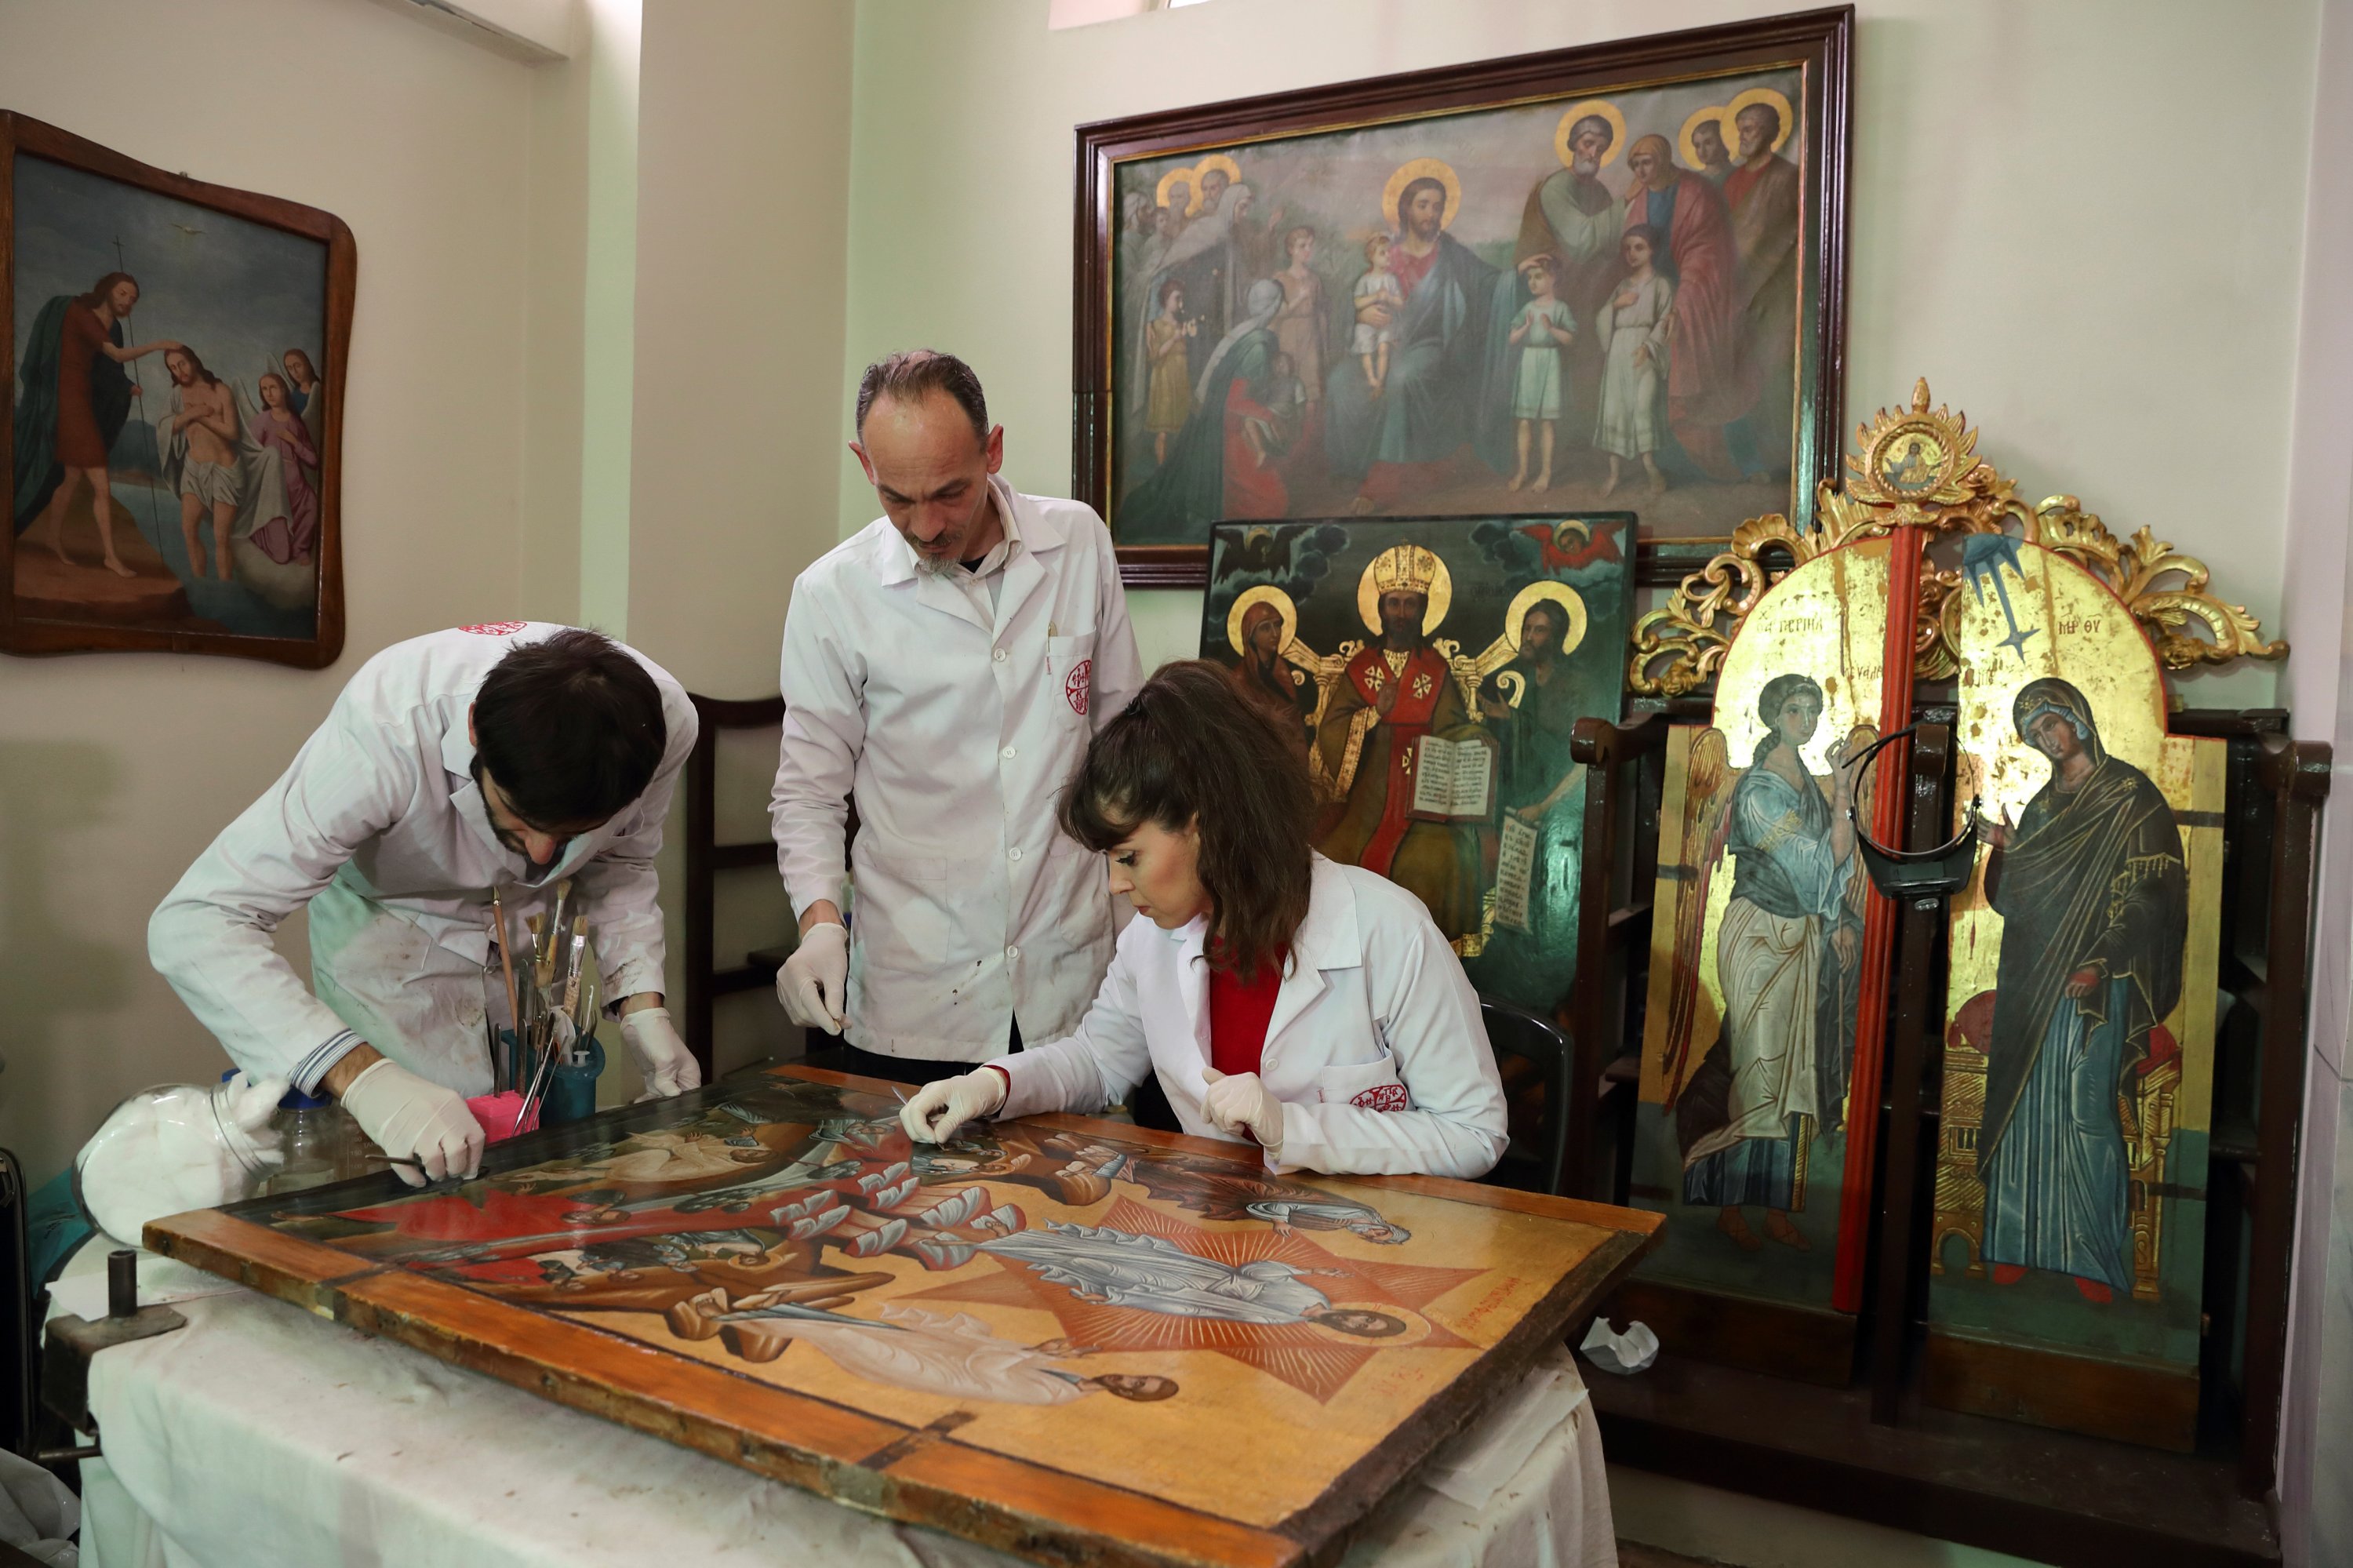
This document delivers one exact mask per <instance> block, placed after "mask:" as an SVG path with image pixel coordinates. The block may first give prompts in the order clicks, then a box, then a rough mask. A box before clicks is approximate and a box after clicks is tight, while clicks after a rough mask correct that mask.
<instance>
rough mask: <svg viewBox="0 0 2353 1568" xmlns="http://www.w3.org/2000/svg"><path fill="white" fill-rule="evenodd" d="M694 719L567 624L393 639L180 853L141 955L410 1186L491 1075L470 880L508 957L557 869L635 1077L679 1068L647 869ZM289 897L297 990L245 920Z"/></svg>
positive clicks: (689, 1082)
mask: <svg viewBox="0 0 2353 1568" xmlns="http://www.w3.org/2000/svg"><path fill="white" fill-rule="evenodd" d="M694 734H695V719H694V706H693V705H692V704H691V702H689V701H688V699H687V695H686V693H685V692H684V691H683V690H682V689H681V687H680V685H679V683H677V682H676V681H674V680H672V679H671V678H670V676H669V675H668V674H667V673H664V672H663V671H662V670H661V669H659V667H658V666H656V665H655V664H654V663H653V662H651V661H650V660H648V659H646V658H644V657H642V656H641V655H639V654H638V653H636V652H632V651H631V650H629V649H627V648H624V647H622V646H621V645H619V644H618V643H616V642H613V641H609V640H607V639H606V638H604V637H602V636H599V635H598V634H597V633H596V632H593V631H582V630H575V629H572V628H567V627H561V626H550V625H544V624H540V623H536V622H529V621H521V620H509V621H500V622H496V623H494V624H491V625H487V626H467V627H461V628H459V629H458V630H454V631H438V632H434V633H432V634H431V635H429V636H425V637H419V638H416V639H413V640H411V641H406V642H401V643H396V644H395V645H394V646H392V647H390V648H387V649H385V651H384V652H381V653H379V654H377V655H376V656H375V658H373V659H371V660H369V661H368V662H366V663H365V664H364V665H363V666H361V668H360V672H359V673H358V674H356V675H354V676H353V677H352V681H351V683H350V684H349V685H347V686H345V687H344V688H343V693H342V694H341V695H340V696H338V697H337V698H336V700H335V705H334V708H333V710H332V712H331V713H330V714H329V715H327V721H326V723H325V724H323V725H322V726H320V727H319V729H318V731H317V733H315V734H313V735H312V736H311V738H310V739H309V740H307V741H305V742H304V743H303V745H302V749H301V751H299V752H297V753H296V754H295V757H294V761H293V763H292V765H291V766H290V767H289V768H287V770H286V773H285V775H284V776H283V777H282V778H280V779H279V780H278V782H277V783H275V784H273V785H271V786H270V788H269V791H268V792H267V793H265V794H264V795H263V796H262V797H261V799H260V800H257V801H255V802H254V803H253V805H252V806H250V807H248V809H247V810H246V811H245V813H244V814H243V815H242V816H240V817H238V818H237V821H234V822H231V823H230V824H229V825H228V827H227V829H226V830H224V831H223V832H222V833H221V835H220V837H218V838H217V839H215V840H214V841H213V843H212V847H211V848H209V849H207V850H206V852H205V853H204V854H203V855H201V856H200V857H198V859H197V861H196V863H195V864H194V865H193V866H191V867H189V868H188V872H187V874H186V875H185V876H183V877H182V878H181V879H180V883H179V885H178V886H176V887H174V889H173V890H172V892H171V894H170V895H168V896H166V897H165V898H164V902H163V904H162V905H161V906H159V907H158V908H157V909H156V911H155V914H154V916H153V919H151V920H150V921H149V922H148V927H147V946H148V954H149V956H150V958H151V959H153V962H154V965H155V968H156V969H158V970H160V971H161V972H162V973H163V975H164V978H165V979H167V980H170V981H171V982H172V987H173V989H174V991H178V992H179V993H180V997H181V999H182V1000H183V1001H185V1002H186V1003H187V1004H188V1008H189V1010H190V1011H191V1012H194V1013H195V1015H196V1018H197V1020H198V1021H199V1022H202V1023H203V1024H204V1025H205V1026H206V1028H208V1029H210V1030H211V1031H212V1032H213V1033H215V1034H216V1035H217V1036H218V1037H219V1039H220V1042H221V1044H222V1045H223V1046H225V1047H226V1048H227V1051H228V1054H229V1055H230V1057H231V1058H232V1059H233V1060H235V1061H236V1062H237V1065H239V1066H241V1067H243V1068H245V1069H246V1070H247V1072H248V1073H249V1074H251V1075H254V1076H255V1077H271V1076H275V1077H284V1078H290V1079H291V1080H292V1081H293V1083H294V1084H295V1086H297V1087H299V1088H302V1089H306V1090H309V1091H311V1092H313V1093H316V1092H318V1089H319V1087H320V1086H322V1085H323V1086H325V1089H326V1090H327V1092H329V1093H331V1094H333V1095H335V1096H337V1097H340V1098H341V1099H342V1100H343V1106H344V1108H346V1109H347V1110H349V1111H350V1112H351V1113H352V1115H353V1118H356V1119H357V1120H358V1122H359V1124H360V1126H361V1127H363V1128H365V1129H366V1130H367V1133H368V1135H369V1136H370V1137H371V1138H373V1139H375V1141H376V1142H377V1143H378V1144H379V1145H381V1146H382V1147H383V1149H384V1150H385V1153H387V1154H389V1155H391V1156H392V1157H393V1158H394V1159H395V1160H401V1161H409V1162H413V1168H412V1166H411V1165H409V1164H403V1165H398V1166H396V1169H397V1170H399V1171H400V1172H401V1174H402V1175H403V1176H404V1177H406V1178H407V1179H408V1180H409V1181H412V1182H413V1183H417V1184H421V1183H422V1182H423V1181H427V1180H438V1179H440V1178H441V1177H443V1176H445V1175H448V1176H457V1175H470V1174H471V1173H472V1172H473V1171H474V1170H475V1168H476V1166H477V1165H478V1164H479V1162H480V1158H481V1152H482V1147H483V1141H484V1135H483V1132H482V1128H481V1126H480V1122H479V1121H477V1120H476V1118H474V1116H473V1114H472V1112H471V1111H470V1109H469V1108H468V1107H467V1105H466V1100H465V1097H467V1096H472V1095H481V1094H486V1093H488V1092H489V1091H490V1089H491V1059H490V1052H489V1044H488V1033H487V1021H486V1018H485V1012H486V1011H488V1012H491V1016H492V1017H493V1018H498V1019H500V1020H501V1021H503V1019H504V1014H505V1013H506V1005H505V999H504V978H503V975H502V973H501V964H500V959H499V957H498V955H497V954H496V952H495V951H494V949H493V947H492V944H491V894H492V892H493V891H494V890H495V891H496V892H497V893H498V894H499V895H500V900H501V905H502V906H503V907H504V909H505V912H506V918H507V921H508V923H509V927H510V930H511V931H512V934H513V936H512V940H513V942H514V945H515V947H516V948H518V949H520V950H522V951H525V952H527V951H528V949H527V947H526V944H525V943H524V941H523V922H524V921H525V920H526V919H527V918H528V917H529V916H533V915H542V916H546V915H550V914H552V913H553V905H554V898H555V895H556V893H557V890H558V888H559V886H560V885H562V884H564V883H565V882H566V881H567V880H569V882H570V883H571V884H572V886H573V895H572V898H571V901H570V903H569V905H568V906H567V907H566V909H565V916H564V920H565V926H567V927H569V926H570V925H571V924H572V916H573V913H574V911H575V910H576V911H577V912H578V913H579V914H580V915H581V916H585V917H586V920H587V924H588V929H589V930H590V931H591V932H592V933H594V941H595V949H596V957H597V959H598V961H599V963H600V965H601V969H602V974H601V979H602V980H603V983H604V991H605V994H606V995H607V997H611V998H614V999H616V1001H615V1002H614V1004H613V1008H614V1010H615V1011H617V1012H618V1013H619V1014H620V1015H621V1033H622V1036H623V1038H624V1039H625V1040H627V1041H628V1044H629V1046H630V1049H631V1051H632V1053H633V1054H635V1055H636V1056H637V1058H638V1066H639V1069H640V1071H641V1072H642V1074H643V1075H644V1077H645V1081H646V1085H647V1088H648V1091H649V1097H651V1096H654V1095H663V1096H668V1095H675V1094H678V1093H680V1092H681V1091H682V1090H685V1089H690V1088H693V1087H696V1086H698V1085H700V1084H701V1082H702V1075H701V1071H700V1069H699V1068H698V1067H697V1066H696V1065H695V1061H694V1058H693V1057H692V1056H691V1054H688V1052H687V1049H686V1045H685V1043H684V1042H683V1041H681V1039H680V1038H679V1035H678V1032H677V1030H676V1029H675V1028H673V1027H672V1026H671V1024H670V1013H669V1011H668V1010H667V1009H666V1008H664V1007H663V1006H662V1005H661V1003H662V995H661V985H662V917H661V911H660V910H659V908H658V907H656V906H655V902H654V895H655V891H656V884H655V876H654V865H653V861H654V853H655V852H656V851H657V850H658V849H659V847H660V844H661V828H662V819H663V818H664V816H665V815H666V814H667V813H668V811H669V810H670V791H671V789H672V786H673V785H674V784H675V782H676V780H677V777H678V770H679V768H681V766H682V765H683V764H684V763H685V761H686V757H687V754H688V753H689V752H690V751H691V750H692V749H693V747H694ZM304 906H308V908H309V916H310V918H309V925H310V938H311V978H312V983H313V989H314V990H315V991H316V992H317V994H316V995H315V996H313V995H312V994H311V992H308V991H304V990H303V989H302V985H301V981H300V980H297V979H296V978H295V975H294V971H293V969H291V968H290V966H289V965H288V964H287V962H286V960H285V959H284V958H283V957H281V956H280V954H279V952H278V950H277V948H275V947H274V946H273V945H272V943H271V940H270V936H271V933H272V932H274V931H275V930H276V929H277V928H278V926H279V924H280V922H281V921H283V920H284V919H285V918H286V916H289V915H290V914H292V913H293V912H294V911H295V910H296V909H299V908H302V907H304ZM517 965H518V968H520V967H521V960H520V959H518V960H517ZM493 996H496V997H497V998H498V1005H497V1006H496V1008H495V1009H491V1008H490V1007H489V1003H490V1001H491V998H492V997H493Z"/></svg>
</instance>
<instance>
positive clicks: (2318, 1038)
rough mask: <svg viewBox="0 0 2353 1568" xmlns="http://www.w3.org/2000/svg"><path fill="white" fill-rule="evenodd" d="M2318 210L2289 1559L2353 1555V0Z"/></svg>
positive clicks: (2304, 560)
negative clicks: (2309, 762)
mask: <svg viewBox="0 0 2353 1568" xmlns="http://www.w3.org/2000/svg"><path fill="white" fill-rule="evenodd" d="M2317 77H2318V90H2317V92H2316V95H2315V98H2316V110H2315V116H2314V124H2313V132H2312V147H2313V154H2314V155H2313V159H2312V168H2311V174H2310V184H2309V189H2308V196H2307V200H2308V203H2309V207H2310V213H2309V217H2308V218H2307V221H2306V233H2305V243H2304V258H2303V259H2304V278H2303V286H2302V296H2303V320H2302V328H2303V330H2302V332H2301V334H2300V338H2301V342H2300V344H2299V348H2298V353H2297V358H2296V366H2295V416H2294V422H2293V432H2294V434H2293V446H2292V450H2291V465H2290V471H2289V490H2288V514H2287V532H2286V540H2285V547H2286V553H2287V558H2288V560H2289V561H2290V562H2291V563H2292V566H2291V567H2290V569H2289V571H2288V574H2287V581H2286V585H2285V594H2286V608H2285V611H2284V614H2285V616H2286V621H2287V625H2288V628H2289V630H2290V631H2291V632H2292V633H2293V635H2294V636H2295V639H2296V644H2297V655H2296V657H2295V660H2294V661H2293V662H2292V663H2291V664H2290V665H2289V667H2288V671H2287V679H2286V680H2285V681H2284V683H2283V685H2282V692H2281V700H2282V701H2283V702H2284V703H2286V704H2287V705H2289V707H2290V708H2291V710H2292V711H2293V712H2294V714H2295V733H2296V735H2297V736H2298V737H2299V738H2301V739H2312V740H2322V741H2327V742H2329V743H2331V744H2332V745H2333V746H2334V747H2335V751H2336V767H2335V770H2334V773H2333V774H2332V776H2331V783H2332V785H2333V788H2332V789H2331V792H2330V796H2329V800H2328V805H2327V810H2326V812H2325V814H2324V825H2323V829H2322V853H2321V860H2320V874H2319V885H2318V888H2317V892H2316V898H2315V908H2316V916H2317V917H2316V921H2315V923H2314V926H2315V928H2314V931H2313V974H2312V1012H2311V1020H2312V1026H2311V1040H2312V1050H2311V1055H2310V1058H2309V1062H2308V1070H2307V1072H2306V1079H2305V1097H2306V1105H2305V1118H2304V1139H2303V1146H2302V1150H2301V1164H2300V1166H2299V1170H2298V1175H2299V1178H2300V1187H2301V1203H2300V1210H2301V1213H2300V1222H2301V1223H2300V1224H2298V1226H2297V1235H2296V1248H2297V1268H2296V1271H2295V1283H2294V1288H2293V1297H2292V1305H2291V1309H2290V1313H2289V1337H2288V1355H2289V1361H2288V1376H2287V1396H2286V1400H2285V1408H2284V1411H2283V1413H2282V1422H2281V1426H2282V1431H2281V1450H2282V1452H2281V1457H2280V1498H2281V1502H2282V1508H2281V1517H2282V1522H2283V1526H2284V1531H2283V1534H2284V1544H2285V1546H2286V1549H2287V1556H2288V1561H2289V1562H2290V1563H2345V1562H2353V1490H2348V1488H2347V1486H2346V1484H2345V1478H2346V1477H2347V1476H2348V1474H2353V1088H2348V1083H2347V1077H2346V1061H2345V1047H2346V1033H2347V1023H2348V1013H2353V898H2348V888H2353V681H2348V680H2346V679H2345V678H2344V676H2345V667H2346V665H2347V664H2348V662H2353V644H2348V637H2347V632H2348V630H2349V629H2353V571H2348V567H2353V561H2348V552H2347V547H2346V546H2347V534H2348V525H2353V313H2348V312H2347V311H2346V309H2345V306H2344V301H2345V295H2346V291H2347V290H2348V288H2353V184H2348V182H2347V180H2346V179H2345V176H2344V157H2345V154H2346V153H2347V151H2348V149H2353V0H2325V4H2324V5H2323V6H2322V27H2321V38H2320V47H2319V50H2318V60H2317Z"/></svg>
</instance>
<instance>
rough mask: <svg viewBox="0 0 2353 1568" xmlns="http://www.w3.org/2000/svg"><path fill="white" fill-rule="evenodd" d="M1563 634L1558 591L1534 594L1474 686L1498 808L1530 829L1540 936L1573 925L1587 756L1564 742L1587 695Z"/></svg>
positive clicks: (1568, 931)
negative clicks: (1509, 650)
mask: <svg viewBox="0 0 2353 1568" xmlns="http://www.w3.org/2000/svg"><path fill="white" fill-rule="evenodd" d="M1562 591H1563V592H1564V593H1566V592H1567V591H1568V590H1567V589H1565V588H1564V589H1563V590H1562ZM1569 634H1570V620H1569V614H1568V609H1567V607H1566V606H1565V605H1563V604H1562V603H1561V602H1560V600H1559V599H1537V600H1535V602H1534V603H1532V604H1530V605H1529V606H1528V608H1527V609H1526V610H1525V612H1524V613H1523V614H1522V615H1521V617H1520V641H1519V649H1518V651H1517V652H1515V653H1514V654H1513V656H1512V658H1511V660H1510V662H1507V663H1505V664H1504V666H1503V668H1501V669H1499V670H1497V671H1496V672H1495V673H1493V674H1491V675H1489V676H1488V677H1487V679H1486V680H1485V681H1484V682H1482V683H1481V685H1480V688H1479V711H1480V712H1481V713H1482V715H1485V716H1486V720H1487V727H1488V728H1489V730H1491V731H1492V732H1493V734H1494V736H1495V738H1496V742H1497V751H1498V756H1497V763H1498V767H1499V768H1500V769H1501V773H1502V777H1501V779H1500V781H1499V782H1500V787H1501V795H1502V800H1503V806H1504V810H1506V811H1508V812H1510V813H1511V814H1512V815H1514V816H1515V817H1517V818H1519V819H1520V821H1524V822H1525V823H1526V824H1527V825H1528V826H1530V827H1532V828H1534V829H1535V831H1536V858H1535V864H1536V873H1535V874H1536V878H1537V879H1538V882H1539V886H1536V887H1532V888H1531V889H1530V890H1529V905H1530V914H1531V916H1532V917H1533V920H1534V932H1533V934H1534V935H1535V938H1537V940H1538V942H1539V943H1542V942H1543V941H1544V940H1545V939H1546V938H1551V939H1552V940H1554V941H1561V940H1568V941H1574V939H1575V933H1576V930H1577V902H1576V900H1577V881H1576V876H1575V868H1576V866H1577V845H1578V844H1580V843H1582V842H1584V837H1585V822H1584V803H1585V792H1584V790H1583V789H1582V788H1581V786H1582V785H1583V784H1584V782H1585V764H1583V763H1581V762H1579V761H1577V759H1576V758H1574V757H1572V756H1570V755H1569V749H1568V747H1569V739H1570V736H1571V732H1572V731H1574V730H1575V729H1576V727H1577V720H1578V719H1579V718H1581V717H1583V716H1585V715H1586V714H1588V713H1589V712H1590V711H1591V709H1592V698H1591V695H1590V694H1588V693H1586V692H1583V691H1581V690H1579V683H1578V682H1577V681H1576V680H1575V679H1574V678H1573V677H1572V674H1571V673H1570V669H1569V664H1568V661H1567V657H1566V655H1567V652H1569V649H1570V648H1571V646H1572V644H1571V643H1570V641H1569ZM1539 893H1541V894H1542V895H1543V896H1542V897H1539V896H1538V894H1539Z"/></svg>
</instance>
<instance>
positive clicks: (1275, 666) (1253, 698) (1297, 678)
mask: <svg viewBox="0 0 2353 1568" xmlns="http://www.w3.org/2000/svg"><path fill="white" fill-rule="evenodd" d="M1231 679H1232V681H1233V683H1234V689H1235V690H1236V691H1237V692H1240V694H1241V695H1242V699H1243V700H1244V701H1245V702H1248V703H1250V704H1251V705H1255V706H1257V707H1259V708H1261V709H1263V710H1264V711H1265V713H1266V715H1267V717H1269V718H1270V719H1272V720H1273V721H1274V722H1275V723H1276V724H1277V725H1279V726H1282V732H1283V734H1284V735H1286V736H1297V737H1298V741H1299V752H1300V755H1301V756H1302V757H1305V756H1306V754H1307V746H1308V741H1309V734H1310V732H1309V729H1308V720H1309V719H1310V718H1311V717H1312V716H1313V715H1314V712H1315V702H1316V690H1315V684H1314V682H1312V681H1310V680H1309V679H1307V677H1306V675H1305V673H1304V672H1302V671H1297V670H1294V669H1293V668H1292V666H1291V664H1290V662H1289V661H1287V660H1285V659H1284V658H1283V657H1282V611H1281V610H1279V609H1275V607H1274V606H1273V605H1271V604H1269V603H1267V602H1266V601H1265V600H1264V599H1261V600H1260V601H1259V602H1258V603H1256V604H1253V605H1251V606H1250V608H1249V609H1246V610H1244V611H1242V662H1240V663H1239V664H1237V665H1235V666H1234V669H1233V673H1232V676H1231Z"/></svg>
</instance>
